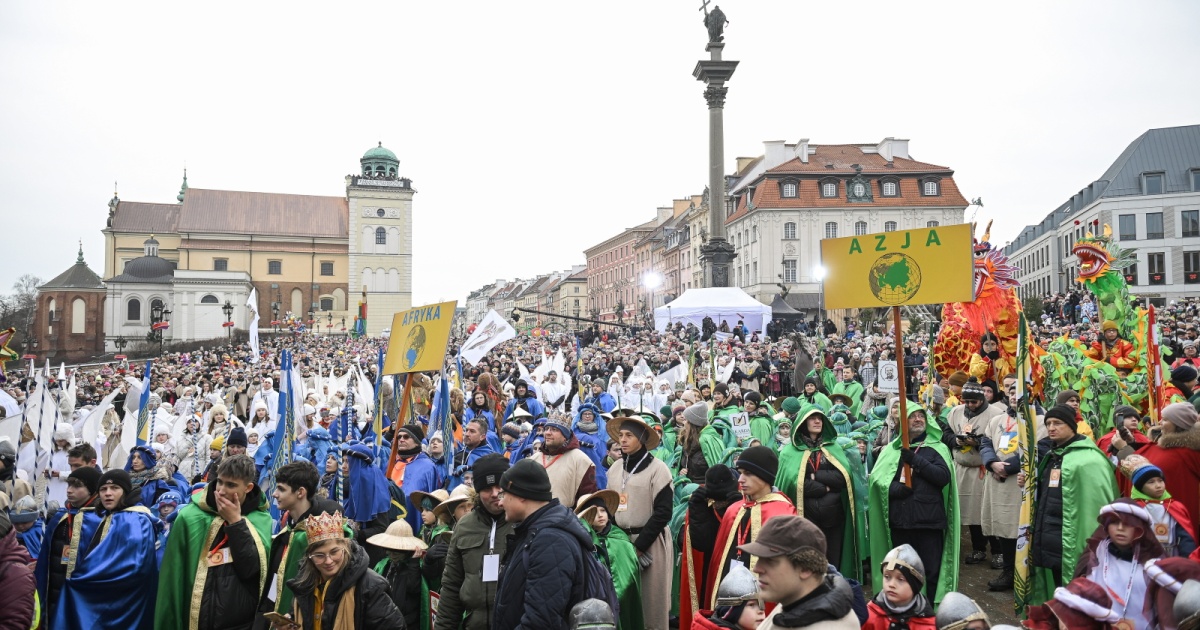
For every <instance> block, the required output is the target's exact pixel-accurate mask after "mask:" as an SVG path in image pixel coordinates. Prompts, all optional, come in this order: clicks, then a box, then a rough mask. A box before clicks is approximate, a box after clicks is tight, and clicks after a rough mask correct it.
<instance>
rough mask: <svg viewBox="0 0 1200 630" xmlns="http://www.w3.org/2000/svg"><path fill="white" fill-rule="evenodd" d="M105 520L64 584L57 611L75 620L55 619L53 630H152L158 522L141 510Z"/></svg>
mask: <svg viewBox="0 0 1200 630" xmlns="http://www.w3.org/2000/svg"><path fill="white" fill-rule="evenodd" d="M107 519H108V522H107V523H103V522H102V523H101V524H100V529H99V531H98V532H97V533H96V534H95V535H94V537H93V538H94V541H93V542H92V544H91V548H90V549H88V550H87V552H86V554H85V553H82V552H81V553H80V554H79V559H78V560H77V561H76V563H75V571H74V573H72V574H71V577H69V578H67V580H66V582H65V583H64V584H63V590H62V594H61V595H60V597H61V599H60V600H59V609H60V610H69V611H71V614H68V615H58V616H57V617H55V618H54V620H53V625H52V626H51V629H52V630H92V629H93V628H128V629H131V630H152V629H153V628H154V602H155V598H156V596H157V594H158V554H157V553H156V551H155V549H154V547H155V542H156V541H157V540H158V531H157V527H158V526H157V525H156V522H157V519H153V518H152V517H151V516H150V514H149V510H147V509H145V508H143V507H141V506H134V507H131V508H127V509H124V510H121V511H119V512H113V513H111V514H110V515H109V516H108V517H107Z"/></svg>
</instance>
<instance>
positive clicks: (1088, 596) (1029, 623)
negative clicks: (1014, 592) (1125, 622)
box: [1021, 578, 1121, 630]
mask: <svg viewBox="0 0 1200 630" xmlns="http://www.w3.org/2000/svg"><path fill="white" fill-rule="evenodd" d="M1120 621H1121V617H1120V616H1119V615H1118V614H1117V613H1115V612H1113V609H1112V599H1111V598H1110V597H1109V596H1108V593H1106V592H1104V587H1102V586H1100V585H1099V584H1096V583H1095V582H1093V581H1091V580H1089V579H1087V578H1075V579H1074V580H1071V582H1070V583H1069V584H1067V585H1066V586H1065V587H1062V586H1060V587H1058V588H1057V589H1055V591H1054V598H1053V599H1051V600H1050V601H1048V602H1046V603H1045V604H1042V605H1041V606H1030V607H1029V618H1028V619H1026V620H1025V621H1022V622H1021V627H1022V628H1030V629H1031V630H1060V628H1070V629H1071V630H1114V629H1116V628H1118V625H1117V624H1118V623H1120Z"/></svg>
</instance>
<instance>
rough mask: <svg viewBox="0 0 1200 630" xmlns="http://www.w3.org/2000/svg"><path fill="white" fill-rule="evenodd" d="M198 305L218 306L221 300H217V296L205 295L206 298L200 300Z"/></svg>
mask: <svg viewBox="0 0 1200 630" xmlns="http://www.w3.org/2000/svg"><path fill="white" fill-rule="evenodd" d="M200 303H201V304H220V303H221V300H218V299H217V296H215V295H212V294H209V295H206V296H204V297H202V298H200Z"/></svg>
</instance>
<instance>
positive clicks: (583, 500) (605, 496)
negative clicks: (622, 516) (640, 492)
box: [575, 490, 621, 521]
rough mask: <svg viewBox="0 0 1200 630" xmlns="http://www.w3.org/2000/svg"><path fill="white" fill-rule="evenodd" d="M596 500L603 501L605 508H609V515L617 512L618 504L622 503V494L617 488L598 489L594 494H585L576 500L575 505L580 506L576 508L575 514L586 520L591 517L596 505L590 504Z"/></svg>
mask: <svg viewBox="0 0 1200 630" xmlns="http://www.w3.org/2000/svg"><path fill="white" fill-rule="evenodd" d="M596 500H600V501H603V502H604V509H605V510H608V514H609V516H612V515H613V514H616V513H617V506H618V505H620V504H621V495H620V493H618V492H617V491H616V490H597V491H596V492H593V493H592V494H585V495H583V496H581V497H579V500H578V501H576V502H575V505H577V506H578V507H576V508H575V515H576V516H578V517H579V518H582V519H583V520H585V521H586V520H588V519H590V518H591V513H592V512H594V511H595V508H596V506H595V505H588V504H589V503H595V502H596Z"/></svg>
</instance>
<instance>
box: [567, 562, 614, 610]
mask: <svg viewBox="0 0 1200 630" xmlns="http://www.w3.org/2000/svg"><path fill="white" fill-rule="evenodd" d="M580 549H581V550H582V551H583V599H581V600H579V601H584V600H588V599H598V600H600V601H602V602H604V603H606V604H608V608H609V610H612V614H613V619H619V618H620V617H621V604H620V602H619V601H617V586H616V583H615V582H614V581H613V577H612V573H609V571H608V567H606V566H604V565H603V564H601V563H600V560H599V559H598V558H597V557H596V554H598V553H600V551H599V549H598V548H596V547H594V546H593V547H592V548H591V549H588V548H586V547H583V546H582V545H580ZM578 603H579V602H571V606H575V604H578Z"/></svg>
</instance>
